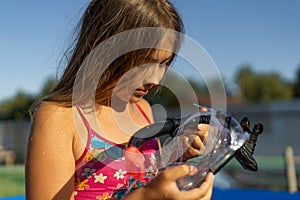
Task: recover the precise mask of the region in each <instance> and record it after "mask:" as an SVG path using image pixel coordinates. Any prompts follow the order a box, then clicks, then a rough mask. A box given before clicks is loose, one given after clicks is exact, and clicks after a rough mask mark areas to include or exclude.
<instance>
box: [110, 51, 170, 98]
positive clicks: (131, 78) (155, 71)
mask: <svg viewBox="0 0 300 200" xmlns="http://www.w3.org/2000/svg"><path fill="white" fill-rule="evenodd" d="M172 57H173V54H172V53H171V52H169V51H164V50H156V51H155V52H154V53H153V55H152V57H151V58H150V60H148V61H147V63H145V64H143V65H140V66H137V67H134V68H133V69H131V70H129V71H128V72H127V73H126V74H124V76H123V77H122V78H121V80H120V81H119V83H118V84H117V87H116V88H119V90H117V91H115V93H114V94H115V95H116V96H118V98H120V99H122V100H124V101H126V102H131V103H136V102H139V101H140V100H141V99H142V98H143V97H144V96H145V95H146V94H147V93H148V92H149V91H150V90H151V89H152V88H153V87H154V86H157V85H158V84H159V82H160V81H161V80H162V78H163V76H164V74H165V72H166V70H167V67H168V66H167V64H168V63H170V60H171V59H172Z"/></svg>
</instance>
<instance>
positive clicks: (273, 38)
mask: <svg viewBox="0 0 300 200" xmlns="http://www.w3.org/2000/svg"><path fill="white" fill-rule="evenodd" d="M88 2H89V1H88V0H78V1H76V0H48V1H38V0H27V1H21V0H3V1H1V4H0V27H1V31H0V58H1V59H0V66H1V71H2V73H1V79H0V85H1V90H0V100H2V99H6V98H9V97H11V96H13V95H14V94H15V93H16V92H17V91H19V90H22V91H25V92H28V93H33V94H34V93H36V92H38V91H39V90H40V88H41V86H42V84H43V83H44V81H45V79H46V78H47V77H48V76H49V75H53V74H55V73H56V68H57V65H58V62H59V60H60V58H61V56H62V53H63V50H64V49H65V48H66V47H67V45H68V37H69V36H70V34H71V32H72V30H73V27H74V26H75V24H76V22H77V20H78V18H79V16H80V14H81V13H82V9H83V8H84V7H85V6H86V4H87V3H88ZM172 2H173V3H174V4H175V6H176V7H177V9H178V10H179V12H180V13H181V15H182V17H183V20H184V23H185V29H186V34H187V35H188V36H190V37H192V38H193V39H195V40H196V41H197V42H198V43H199V44H201V45H202V46H203V47H204V48H205V49H206V51H207V52H208V54H209V55H210V56H211V58H212V59H213V60H214V62H215V63H216V65H217V66H218V68H219V70H220V72H221V74H222V75H223V77H224V78H225V80H227V82H230V81H232V79H233V77H234V75H235V73H236V70H237V69H238V68H239V67H240V66H241V65H244V64H249V65H251V66H252V68H253V69H254V70H255V71H260V70H261V71H262V72H278V73H280V74H282V76H283V77H284V78H286V79H288V80H293V78H294V74H295V72H296V69H297V67H298V66H299V65H300V20H299V19H300V12H299V9H300V1H298V0H285V1H283V0H226V1H219V0H172Z"/></svg>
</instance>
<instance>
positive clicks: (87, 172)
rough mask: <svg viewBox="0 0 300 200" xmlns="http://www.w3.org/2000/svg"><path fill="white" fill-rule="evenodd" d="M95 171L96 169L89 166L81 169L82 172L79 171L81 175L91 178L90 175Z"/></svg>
mask: <svg viewBox="0 0 300 200" xmlns="http://www.w3.org/2000/svg"><path fill="white" fill-rule="evenodd" d="M95 172H96V169H92V168H89V167H86V168H84V169H83V172H82V173H81V176H83V177H86V178H91V177H92V175H93V174H94V173H95Z"/></svg>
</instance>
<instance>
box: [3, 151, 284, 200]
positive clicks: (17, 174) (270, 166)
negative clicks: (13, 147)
mask: <svg viewBox="0 0 300 200" xmlns="http://www.w3.org/2000/svg"><path fill="white" fill-rule="evenodd" d="M256 159H257V162H258V165H259V168H260V169H264V170H274V169H283V168H284V166H285V164H284V158H283V157H280V156H279V157H257V158H256ZM225 168H227V169H229V170H230V169H236V168H238V169H239V168H240V169H241V166H240V165H239V163H238V162H237V161H235V159H233V160H231V161H230V162H229V163H228V164H227V165H226V167H225ZM24 194H25V176H24V165H15V166H9V167H6V166H1V165H0V197H8V196H17V195H24Z"/></svg>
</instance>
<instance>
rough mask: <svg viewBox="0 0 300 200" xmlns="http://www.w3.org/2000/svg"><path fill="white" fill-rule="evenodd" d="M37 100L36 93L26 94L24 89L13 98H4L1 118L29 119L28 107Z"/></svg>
mask: <svg viewBox="0 0 300 200" xmlns="http://www.w3.org/2000/svg"><path fill="white" fill-rule="evenodd" d="M35 100H36V97H35V96H34V95H30V94H26V93H25V92H23V91H19V92H17V94H16V95H15V96H14V97H12V98H11V99H7V100H4V101H3V102H1V104H0V120H24V119H29V116H28V109H29V107H30V106H31V105H32V104H33V102H34V101H35Z"/></svg>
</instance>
